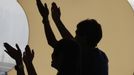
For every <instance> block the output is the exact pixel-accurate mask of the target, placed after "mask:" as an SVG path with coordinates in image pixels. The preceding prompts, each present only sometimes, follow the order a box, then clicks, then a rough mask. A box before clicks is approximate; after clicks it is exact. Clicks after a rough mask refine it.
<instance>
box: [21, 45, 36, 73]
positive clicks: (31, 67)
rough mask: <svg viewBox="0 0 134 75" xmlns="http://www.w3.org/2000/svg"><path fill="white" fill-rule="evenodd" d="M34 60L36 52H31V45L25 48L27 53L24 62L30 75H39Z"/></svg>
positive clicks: (24, 55)
mask: <svg viewBox="0 0 134 75" xmlns="http://www.w3.org/2000/svg"><path fill="white" fill-rule="evenodd" d="M33 58H34V50H31V49H30V47H29V45H27V46H26V47H25V52H24V53H23V61H24V63H25V65H26V69H27V72H28V75H37V73H36V70H35V68H34V65H33V63H32V61H33Z"/></svg>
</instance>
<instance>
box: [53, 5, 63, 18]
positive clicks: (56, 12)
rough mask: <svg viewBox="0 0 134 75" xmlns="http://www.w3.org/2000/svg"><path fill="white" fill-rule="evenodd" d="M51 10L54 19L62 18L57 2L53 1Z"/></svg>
mask: <svg viewBox="0 0 134 75" xmlns="http://www.w3.org/2000/svg"><path fill="white" fill-rule="evenodd" d="M51 12H52V18H53V20H58V19H60V16H61V12H60V7H57V5H56V3H55V2H53V3H52V7H51Z"/></svg>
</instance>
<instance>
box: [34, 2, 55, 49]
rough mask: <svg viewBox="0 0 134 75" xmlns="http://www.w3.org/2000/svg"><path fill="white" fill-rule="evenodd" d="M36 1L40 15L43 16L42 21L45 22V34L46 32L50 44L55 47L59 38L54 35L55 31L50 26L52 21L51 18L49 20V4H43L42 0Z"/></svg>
mask: <svg viewBox="0 0 134 75" xmlns="http://www.w3.org/2000/svg"><path fill="white" fill-rule="evenodd" d="M36 2H37V7H38V10H39V12H40V15H41V16H42V18H43V21H42V22H43V24H44V30H45V34H46V38H47V41H48V44H49V45H50V46H52V47H55V46H56V43H57V40H56V38H55V36H54V33H53V31H52V29H51V27H50V23H49V20H48V15H49V10H48V8H47V4H46V3H45V4H44V5H43V4H42V3H41V1H40V0H36Z"/></svg>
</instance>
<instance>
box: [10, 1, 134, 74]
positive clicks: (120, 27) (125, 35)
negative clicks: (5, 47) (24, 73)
mask: <svg viewBox="0 0 134 75" xmlns="http://www.w3.org/2000/svg"><path fill="white" fill-rule="evenodd" d="M53 1H55V2H56V3H57V5H59V6H60V8H61V13H62V16H61V18H62V20H63V22H64V24H65V25H66V27H67V28H68V30H69V31H71V33H72V34H73V35H74V36H75V30H76V24H77V23H78V22H80V21H81V20H84V19H87V18H94V19H96V20H98V22H99V23H100V24H101V25H102V28H103V39H102V40H101V42H100V44H99V48H101V49H102V50H103V51H104V52H105V53H106V54H107V56H108V58H109V74H110V75H132V74H133V72H134V66H133V65H134V64H133V63H134V59H133V57H134V47H133V45H134V39H133V38H134V34H133V32H134V29H133V28H134V21H133V20H134V12H133V11H132V9H131V7H130V5H129V4H128V2H127V0H42V2H46V3H47V4H48V7H49V8H50V7H51V3H52V2H53ZM19 3H20V4H21V5H22V6H23V8H24V10H25V12H26V14H27V17H28V20H29V28H30V37H29V45H30V46H31V48H33V49H34V50H35V58H34V65H35V68H36V70H37V73H38V75H56V70H55V69H53V68H52V67H51V66H50V64H51V53H52V51H53V49H52V48H51V47H50V46H49V45H48V44H47V41H46V37H45V35H44V30H43V24H42V18H41V16H40V14H39V12H38V10H37V7H36V3H35V1H34V0H19ZM50 21H51V26H52V27H53V29H54V32H55V34H56V36H57V39H60V38H61V36H60V35H59V33H58V31H57V29H56V27H55V25H54V23H53V21H52V19H51V17H50ZM9 75H16V73H15V70H12V71H10V72H9Z"/></svg>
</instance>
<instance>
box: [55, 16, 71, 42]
mask: <svg viewBox="0 0 134 75" xmlns="http://www.w3.org/2000/svg"><path fill="white" fill-rule="evenodd" d="M53 20H54V22H55V24H56V26H57V28H58V30H59V32H60V34H61V36H62V37H63V38H65V39H73V36H72V35H71V33H70V32H69V31H68V30H67V29H66V27H65V26H64V24H63V22H62V21H61V19H53Z"/></svg>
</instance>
